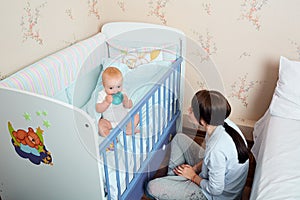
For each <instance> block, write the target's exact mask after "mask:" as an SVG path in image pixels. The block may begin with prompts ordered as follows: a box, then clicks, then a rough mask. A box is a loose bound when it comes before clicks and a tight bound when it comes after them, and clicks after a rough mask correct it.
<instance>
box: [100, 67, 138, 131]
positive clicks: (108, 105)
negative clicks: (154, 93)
mask: <svg viewBox="0 0 300 200" xmlns="http://www.w3.org/2000/svg"><path fill="white" fill-rule="evenodd" d="M102 85H103V87H104V89H103V90H101V91H100V92H99V94H98V100H97V103H96V111H97V112H99V113H102V118H100V120H99V122H98V128H99V134H100V135H101V136H104V137H106V136H107V135H109V133H110V131H111V129H113V128H115V127H116V126H117V125H118V123H119V122H121V120H122V119H123V118H124V117H125V116H126V115H127V112H128V109H130V108H131V107H132V100H131V99H129V98H128V97H127V95H126V94H125V93H122V90H123V76H122V73H121V71H120V70H119V69H118V68H116V67H108V68H106V69H105V70H104V72H103V74H102ZM138 123H139V115H138V114H136V115H135V116H134V127H136V126H137V124H138ZM134 132H135V133H137V132H139V131H138V130H136V129H135V130H134ZM126 134H127V135H131V134H132V125H131V122H130V123H128V125H127V126H126Z"/></svg>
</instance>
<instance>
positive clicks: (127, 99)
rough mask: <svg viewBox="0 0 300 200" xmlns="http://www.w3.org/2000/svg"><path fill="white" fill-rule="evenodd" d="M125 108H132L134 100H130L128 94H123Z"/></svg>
mask: <svg viewBox="0 0 300 200" xmlns="http://www.w3.org/2000/svg"><path fill="white" fill-rule="evenodd" d="M123 106H124V108H131V107H132V100H131V99H129V98H128V96H127V95H126V94H124V93H123Z"/></svg>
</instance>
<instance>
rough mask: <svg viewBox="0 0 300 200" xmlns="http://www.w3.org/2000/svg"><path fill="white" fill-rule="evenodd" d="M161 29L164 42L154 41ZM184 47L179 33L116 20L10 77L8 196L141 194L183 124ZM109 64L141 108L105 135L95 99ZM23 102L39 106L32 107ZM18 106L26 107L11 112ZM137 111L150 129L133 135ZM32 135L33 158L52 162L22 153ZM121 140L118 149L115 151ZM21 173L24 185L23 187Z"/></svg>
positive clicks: (2, 174)
mask: <svg viewBox="0 0 300 200" xmlns="http://www.w3.org/2000/svg"><path fill="white" fill-rule="evenodd" d="M120 27H123V28H121V30H120ZM145 27H146V29H145ZM124 31H125V32H126V31H127V32H128V31H129V32H131V31H133V32H134V33H133V34H125V35H126V37H123V36H122V35H120V33H123V32H124ZM135 31H137V32H136V33H135ZM158 33H159V35H160V37H152V36H156V35H158ZM115 34H117V35H118V37H117V39H118V40H119V41H118V42H119V45H118V46H113V45H115V43H112V41H113V40H111V39H112V37H113V36H114V35H115ZM115 41H116V40H115ZM127 41H128V42H127ZM183 42H184V34H183V33H182V32H180V31H177V30H175V29H172V28H169V27H164V26H159V25H152V24H144V23H131V22H124V23H109V24H105V25H104V26H103V28H102V30H101V33H98V34H96V35H94V36H92V37H90V38H88V39H86V40H83V41H81V42H78V43H76V44H74V45H71V46H70V47H67V48H66V49H63V50H61V51H58V52H57V53H54V54H52V55H49V56H47V57H45V58H43V59H41V60H40V61H37V62H36V63H33V64H32V65H30V66H28V67H26V68H24V69H22V70H20V71H19V72H16V73H15V74H13V75H11V76H10V77H8V78H7V79H5V80H2V81H0V94H1V97H2V100H3V102H2V104H1V110H2V111H3V113H4V114H2V115H1V116H0V128H1V130H2V132H1V134H0V136H1V140H0V149H1V152H4V154H0V159H1V160H5V159H7V158H6V156H9V160H7V162H1V164H0V166H1V167H0V180H1V181H2V182H1V184H0V197H1V199H3V200H4V199H10V198H15V199H19V198H21V197H22V199H31V200H32V199H58V198H63V199H74V198H88V199H132V198H136V196H139V197H141V195H142V194H143V183H144V182H145V181H147V180H149V178H151V176H152V175H153V173H154V171H155V170H156V169H157V168H158V167H159V165H160V162H161V161H162V159H163V155H164V154H165V145H167V144H168V142H169V140H170V138H171V136H172V135H173V134H175V133H176V132H177V129H178V127H180V126H179V125H178V122H179V120H180V108H181V102H182V97H183V93H182V89H183V87H182V81H181V78H182V73H183V72H184V69H183V67H184V63H183V62H182V61H183V60H182V58H181V57H182V56H183V55H182V52H183V51H184V45H182V44H183ZM108 65H116V66H117V67H118V68H120V69H121V71H122V73H123V76H124V90H125V91H126V93H127V94H128V96H129V97H130V98H131V99H132V100H133V103H134V107H133V108H132V109H130V110H129V113H128V115H127V116H126V117H125V118H124V120H123V121H122V122H121V123H120V124H119V125H118V126H117V127H116V128H115V129H113V130H112V131H111V134H110V135H109V136H108V137H106V138H103V137H100V136H99V135H98V130H97V127H98V126H97V121H98V119H99V113H96V112H95V104H96V101H95V100H96V98H97V93H98V91H99V90H100V89H101V84H99V83H100V82H101V72H102V71H103V69H104V68H105V67H106V66H108ZM15 97H17V98H15ZM20 100H22V101H24V102H25V103H26V102H27V103H28V104H30V106H26V107H24V106H22V105H23V104H22V105H21V104H19V103H18V102H19V101H20ZM29 102H30V103H29ZM10 103H13V104H16V106H13V107H11V108H10V106H9V105H10ZM57 113H59V115H57ZM135 114H139V116H140V119H141V120H140V123H139V125H138V128H139V130H140V133H137V134H134V135H132V136H126V135H125V132H124V131H123V130H124V127H125V125H126V124H128V122H129V121H130V120H132V117H133V116H134V115H135ZM27 129H28V133H27V134H29V132H30V134H32V131H33V132H34V133H35V134H36V135H37V136H38V138H37V139H39V140H40V141H42V143H40V144H39V145H40V146H38V150H35V151H33V150H34V149H33V150H32V149H31V150H30V151H29V152H28V153H29V154H30V152H35V154H36V155H38V154H40V152H43V151H45V152H46V153H48V154H49V155H48V156H47V157H45V158H43V159H40V158H39V159H38V160H35V159H36V157H35V159H32V158H31V156H28V155H27V153H26V155H25V154H24V153H20V149H19V147H18V145H20V143H19V142H16V138H15V137H16V136H14V134H13V133H14V131H16V132H20V133H21V132H22V133H23V132H26V130H27ZM3 130H6V131H3ZM66 130H68V131H66ZM7 132H10V134H7ZM2 133H4V134H2ZM5 133H6V134H5ZM14 140H15V142H13V141H14ZM7 141H9V142H7ZM112 143H113V144H114V149H113V150H111V151H107V147H108V146H109V145H110V144H112ZM12 147H14V148H12ZM29 149H30V148H29ZM23 150H24V151H27V150H28V148H27V150H26V149H25V148H23ZM37 151H38V152H37ZM16 152H17V155H19V156H20V157H18V156H16ZM63 152H65V154H64V153H63ZM72 152H73V153H72ZM43 155H45V153H43ZM156 155H159V156H156ZM81 157H84V159H81ZM47 159H49V160H47ZM80 160H82V161H83V162H84V163H80ZM33 165H35V166H33ZM74 165H76V166H74ZM11 166H14V168H15V170H17V171H16V173H14V174H15V175H14V174H12V173H9V172H10V169H11ZM48 166H51V167H48ZM73 166H74V167H73ZM73 170H76V173H74V171H73ZM82 170H84V171H85V173H83V172H82ZM21 172H22V173H24V174H23V175H22V177H23V179H24V180H23V179H22V181H18V180H17V179H18V177H21ZM78 172H79V173H78ZM26 180H33V181H35V182H38V183H40V184H39V185H43V189H37V187H32V186H31V185H29V184H26ZM47 180H49V181H50V182H48V181H47ZM68 183H69V184H68ZM86 183H90V184H93V186H89V185H88V184H86ZM82 184H84V186H83V185H82ZM46 188H52V189H53V190H55V192H53V191H51V190H47V189H46ZM81 188H82V189H81ZM22 191H26V194H25V195H24V194H22ZM64 191H66V192H64ZM87 193H89V195H86V194H87ZM33 194H34V196H33Z"/></svg>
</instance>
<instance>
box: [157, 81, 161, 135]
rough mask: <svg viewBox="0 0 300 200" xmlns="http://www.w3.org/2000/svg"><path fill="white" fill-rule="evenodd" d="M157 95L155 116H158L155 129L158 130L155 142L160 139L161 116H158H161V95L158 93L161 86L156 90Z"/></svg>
mask: <svg viewBox="0 0 300 200" xmlns="http://www.w3.org/2000/svg"><path fill="white" fill-rule="evenodd" d="M157 91H158V95H157V98H158V99H157V102H158V109H157V112H158V113H157V115H158V127H157V129H158V134H157V140H159V139H160V135H161V116H160V114H161V99H160V97H161V94H160V92H161V86H160V87H159V88H158V90H157Z"/></svg>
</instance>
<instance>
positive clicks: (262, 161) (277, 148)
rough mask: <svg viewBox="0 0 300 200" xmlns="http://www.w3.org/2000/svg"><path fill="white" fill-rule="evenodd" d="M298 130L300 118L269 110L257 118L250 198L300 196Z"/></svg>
mask: <svg viewBox="0 0 300 200" xmlns="http://www.w3.org/2000/svg"><path fill="white" fill-rule="evenodd" d="M299 130H300V121H299V120H294V119H288V118H283V117H279V116H275V115H272V114H271V113H270V111H269V110H268V111H267V112H266V114H265V115H264V116H263V117H262V118H261V119H260V120H259V121H258V122H257V124H256V126H255V130H254V139H255V140H254V146H253V148H252V152H253V155H254V156H255V159H256V162H257V167H256V169H255V176H254V181H253V185H252V191H251V199H253V200H258V199H262V200H263V199H300V192H299V187H298V186H299V185H300V171H299V169H300V156H299V153H300V146H299V138H300V137H299Z"/></svg>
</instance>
